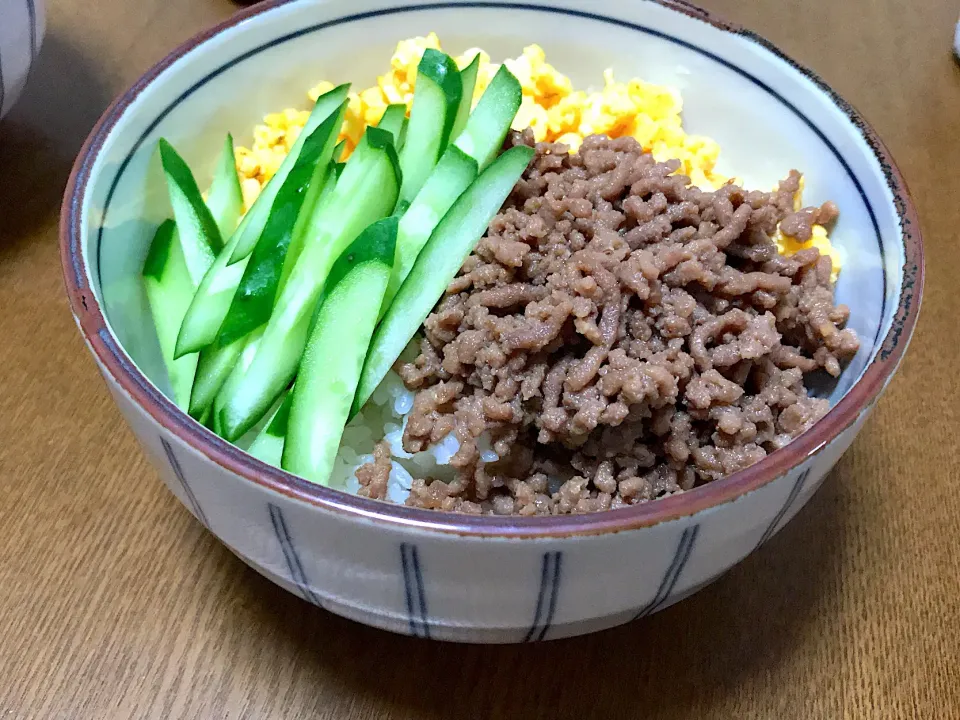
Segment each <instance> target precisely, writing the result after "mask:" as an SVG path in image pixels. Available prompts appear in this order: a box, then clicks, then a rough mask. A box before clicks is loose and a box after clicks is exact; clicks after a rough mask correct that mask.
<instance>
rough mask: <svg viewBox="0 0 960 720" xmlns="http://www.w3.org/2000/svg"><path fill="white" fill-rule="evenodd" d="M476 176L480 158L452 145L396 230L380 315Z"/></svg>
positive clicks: (404, 214)
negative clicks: (452, 207)
mask: <svg viewBox="0 0 960 720" xmlns="http://www.w3.org/2000/svg"><path fill="white" fill-rule="evenodd" d="M476 178H477V162H476V160H474V159H473V158H472V157H470V156H469V155H467V154H466V153H464V152H463V151H462V150H460V149H459V148H457V147H455V146H453V145H450V146H448V147H447V149H446V151H445V152H444V153H443V157H441V158H440V162H439V163H437V167H436V168H434V170H433V172H432V173H430V177H429V178H427V182H426V183H425V184H424V186H423V189H421V190H420V192H419V193H417V197H415V198H414V199H413V202H412V203H411V204H410V207H409V208H408V209H407V210H406V212H405V213H403V218H402V219H401V220H400V229H399V231H398V232H397V255H396V258H395V260H394V262H393V271H392V272H391V274H390V284H389V285H388V286H387V291H386V293H385V294H384V297H383V304H382V305H381V307H380V317H383V315H384V314H385V313H386V312H387V308H389V307H390V303H391V302H392V301H393V298H394V296H395V295H396V294H397V291H398V290H399V289H400V285H401V284H402V283H403V281H404V280H406V278H407V275H409V274H410V269H411V268H412V267H413V264H414V261H415V260H416V259H417V255H419V254H420V251H421V250H422V249H423V246H424V245H426V243H427V240H429V239H430V234H431V233H432V232H433V230H434V228H436V227H437V223H439V222H440V219H441V218H442V217H443V216H444V215H446V214H447V211H448V210H449V209H450V206H451V205H453V203H454V201H456V199H457V198H458V197H460V195H461V194H463V191H464V190H466V189H467V187H469V186H470V183H472V182H473V181H474V180H476Z"/></svg>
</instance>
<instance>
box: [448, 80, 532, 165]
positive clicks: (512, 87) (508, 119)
mask: <svg viewBox="0 0 960 720" xmlns="http://www.w3.org/2000/svg"><path fill="white" fill-rule="evenodd" d="M522 99H523V91H522V89H521V88H520V83H519V82H518V81H517V79H516V78H515V77H514V76H513V74H512V73H511V72H510V71H509V70H507V67H506V66H505V65H501V66H500V69H499V70H498V71H497V74H496V75H494V76H493V80H491V81H490V84H489V85H488V86H487V89H486V90H484V92H483V95H481V96H480V101H479V102H478V103H477V107H475V108H474V110H473V112H472V113H470V117H469V118H467V124H466V127H464V129H463V132H462V133H460V135H459V136H457V138H456V140H455V141H454V143H455V144H456V146H457V147H458V148H460V149H461V150H463V151H464V152H465V153H466V154H467V155H469V156H470V157H472V158H473V159H474V160H476V161H477V165H479V166H480V170H483V169H484V168H485V167H487V165H489V164H490V163H491V162H492V161H493V159H494V158H495V157H497V154H498V153H499V152H500V148H502V147H503V141H504V139H505V138H506V137H507V133H508V132H509V131H510V125H511V123H512V122H513V119H514V118H515V117H516V116H517V110H519V109H520V102H521V100H522Z"/></svg>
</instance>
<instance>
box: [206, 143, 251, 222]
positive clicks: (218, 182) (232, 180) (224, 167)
mask: <svg viewBox="0 0 960 720" xmlns="http://www.w3.org/2000/svg"><path fill="white" fill-rule="evenodd" d="M207 207H208V208H210V214H211V215H213V218H214V220H216V222H217V227H218V228H220V236H221V238H229V237H230V236H231V235H233V231H234V230H236V229H237V223H238V222H239V221H240V216H241V215H243V192H242V191H241V189H240V177H239V176H238V175H237V161H236V159H235V156H234V152H233V137H232V136H231V135H229V134H228V135H227V138H226V140H224V141H223V149H222V150H221V151H220V159H219V160H218V161H217V167H216V169H215V170H214V171H213V183H212V184H211V185H210V194H209V195H208V196H207Z"/></svg>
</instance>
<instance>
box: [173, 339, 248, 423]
mask: <svg viewBox="0 0 960 720" xmlns="http://www.w3.org/2000/svg"><path fill="white" fill-rule="evenodd" d="M248 344H251V343H250V339H249V338H246V337H244V338H240V339H239V340H235V341H234V342H232V343H230V344H229V345H220V344H219V343H213V344H212V345H209V346H207V347H205V348H204V349H203V350H201V351H200V353H199V357H200V361H199V363H198V364H197V374H196V379H195V380H194V382H193V390H192V392H191V394H190V408H189V412H190V416H191V417H194V418H197V419H200V418H201V417H203V415H204V414H205V413H207V412H209V411H210V410H211V409H212V408H213V402H214V400H215V399H216V397H217V393H219V392H220V389H221V388H222V387H223V384H224V383H225V382H226V381H227V378H228V377H230V373H231V372H233V370H234V368H236V366H237V362H238V361H239V360H240V355H241V353H242V352H243V350H244V348H246V347H247V345H248ZM187 357H196V355H188V356H187ZM216 421H217V418H216V416H214V418H213V422H214V423H216ZM208 427H211V429H212V425H210V426H208ZM215 432H217V431H216V430H215ZM217 434H218V435H219V434H220V433H219V432H217Z"/></svg>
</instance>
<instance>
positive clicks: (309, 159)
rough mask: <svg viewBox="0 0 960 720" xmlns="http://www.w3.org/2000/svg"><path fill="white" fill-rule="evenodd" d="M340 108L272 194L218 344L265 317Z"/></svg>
mask: <svg viewBox="0 0 960 720" xmlns="http://www.w3.org/2000/svg"><path fill="white" fill-rule="evenodd" d="M345 109H346V103H343V104H342V105H341V106H340V109H339V111H337V112H334V113H332V114H331V115H330V116H329V117H327V119H326V120H324V121H323V122H322V123H320V125H318V126H317V128H316V129H315V130H314V131H313V132H312V133H310V136H309V137H308V138H307V139H306V141H305V142H304V144H303V147H302V148H301V150H300V155H299V157H298V158H297V161H296V162H295V163H294V165H293V167H292V168H291V170H290V173H289V174H288V175H287V177H286V178H285V179H284V181H283V185H281V187H280V190H279V192H277V196H276V198H275V199H274V202H273V206H272V207H271V208H270V216H269V218H267V222H266V224H265V225H264V226H263V232H262V233H260V239H259V240H258V241H257V244H256V247H254V249H253V252H252V253H251V255H250V258H249V260H248V261H247V263H246V267H245V269H244V272H243V278H241V280H240V285H239V286H238V287H237V292H236V293H235V294H234V296H233V301H232V303H231V305H230V309H229V311H228V312H227V316H226V317H225V318H224V320H223V324H222V326H221V327H220V332H219V334H218V335H217V342H218V343H219V344H221V345H229V344H230V343H232V342H233V341H234V340H237V339H239V338H241V337H243V336H244V335H246V334H247V333H248V332H250V331H251V330H254V329H255V328H258V327H260V326H261V325H263V324H264V323H265V322H266V321H267V320H269V319H270V311H271V310H272V309H273V301H274V300H275V299H276V295H277V286H278V285H279V284H280V275H281V272H282V270H283V263H284V260H285V258H286V256H287V250H288V248H289V247H290V246H291V242H292V241H293V240H294V235H295V232H296V231H297V230H299V231H300V232H301V234H302V232H303V230H304V226H305V224H306V223H299V222H298V220H299V217H300V216H301V215H303V216H304V217H308V216H309V214H310V212H311V211H312V210H313V206H314V204H315V203H316V201H317V199H318V198H319V197H320V193H321V190H322V188H323V186H324V182H325V180H326V175H327V174H328V173H329V172H330V168H329V166H330V158H331V156H332V155H333V146H334V144H335V143H336V140H337V133H338V132H339V130H340V125H341V124H342V123H343V113H344V110H345ZM300 242H301V243H302V241H300Z"/></svg>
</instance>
